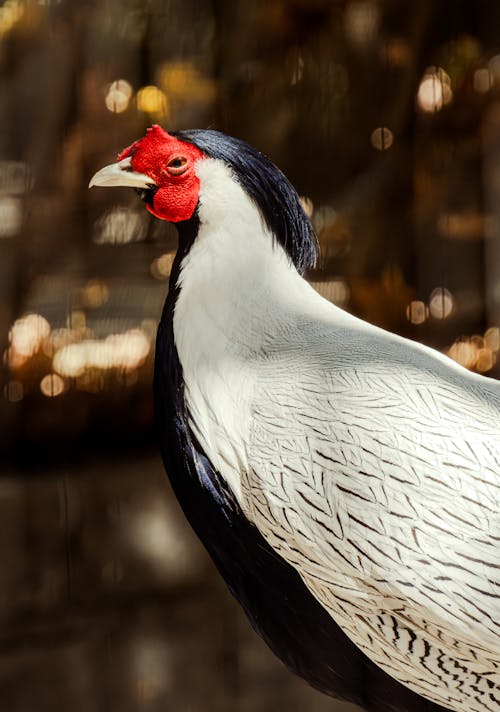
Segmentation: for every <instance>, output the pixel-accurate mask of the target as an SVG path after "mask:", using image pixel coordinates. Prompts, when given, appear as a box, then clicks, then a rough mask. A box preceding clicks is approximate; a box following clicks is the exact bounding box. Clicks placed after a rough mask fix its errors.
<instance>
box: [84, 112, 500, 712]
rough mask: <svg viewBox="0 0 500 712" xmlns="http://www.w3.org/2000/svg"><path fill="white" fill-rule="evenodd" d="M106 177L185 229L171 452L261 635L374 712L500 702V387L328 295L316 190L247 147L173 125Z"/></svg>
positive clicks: (183, 493) (160, 346) (158, 362)
mask: <svg viewBox="0 0 500 712" xmlns="http://www.w3.org/2000/svg"><path fill="white" fill-rule="evenodd" d="M92 185H96V186H131V187H133V188H135V190H136V191H137V192H138V193H139V195H140V197H141V198H142V200H143V201H144V203H145V205H146V208H147V210H148V211H149V212H150V213H151V214H152V215H153V216H155V217H156V218H159V219H160V220H166V221H169V222H171V223H173V224H175V225H176V227H177V231H178V235H179V245H178V249H177V252H176V256H175V259H174V261H173V265H172V271H171V275H170V283H169V290H168V296H167V298H166V301H165V305H164V308H163V313H162V316H161V320H160V323H159V327H158V333H157V340H156V355H155V374H154V387H153V389H154V400H155V418H156V424H157V430H158V436H159V442H160V447H161V451H162V456H163V460H164V464H165V468H166V471H167V473H168V476H169V478H170V481H171V484H172V487H173V490H174V492H175V495H176V497H177V499H178V500H179V502H180V504H181V507H182V508H183V510H184V513H185V515H186V517H187V519H188V521H189V522H190V524H191V526H192V528H193V529H194V531H195V532H196V534H197V535H198V537H199V538H200V539H201V541H202V542H203V544H204V546H205V547H206V549H207V551H208V553H209V554H210V556H211V557H212V559H213V561H214V563H215V565H216V567H217V569H218V570H219V572H220V574H221V575H222V577H223V578H224V580H225V582H226V584H227V586H228V588H229V590H230V591H231V593H232V594H233V595H234V596H235V597H236V599H237V600H238V601H239V603H240V604H241V606H242V607H243V609H244V610H245V612H246V614H247V616H248V618H249V620H250V622H251V624H252V626H253V627H254V628H255V630H256V631H257V632H258V633H259V634H260V636H261V637H262V638H263V639H264V640H265V641H266V643H267V644H268V646H269V647H270V648H271V649H272V650H273V651H274V653H275V654H276V655H277V656H278V658H280V659H281V660H282V662H283V663H284V664H285V665H286V666H287V667H288V668H289V669H290V670H291V671H292V672H294V673H296V674H298V675H299V676H301V677H302V678H304V679H305V680H306V681H307V682H309V684H310V685H312V686H313V687H315V688H317V689H319V690H321V691H322V692H324V693H326V694H328V695H331V696H332V697H337V698H340V699H345V700H349V701H351V702H353V703H356V704H358V705H359V706H361V707H362V708H365V709H369V710H375V711H377V712H403V711H404V712H420V711H422V712H423V711H425V712H438V710H443V709H444V710H451V711H452V712H493V711H494V710H495V711H496V712H498V710H499V709H500V553H499V543H500V517H499V492H500V382H499V381H497V380H495V379H492V378H487V377H485V376H482V375H479V374H475V373H472V372H470V371H468V370H466V369H465V368H463V367H462V366H460V365H459V364H457V363H455V362H454V361H452V360H451V359H450V358H449V357H447V356H446V355H444V354H442V353H440V352H438V351H436V350H434V349H431V348H429V347H427V346H425V345H423V344H420V343H417V342H414V341H412V340H409V339H405V338H403V337H401V336H399V335H396V334H392V333H390V332H388V331H385V330H383V329H381V328H379V327H377V326H374V325H372V324H369V323H367V322H365V321H363V320H361V319H359V318H357V317H355V316H353V315H351V314H349V313H348V312H347V311H345V310H343V309H341V308H339V307H337V306H335V305H334V304H332V303H331V302H329V301H327V300H326V299H324V298H323V297H322V296H320V295H319V294H318V293H317V292H316V291H315V290H314V289H313V287H312V286H311V285H310V284H309V283H308V282H307V280H306V279H305V278H304V275H305V274H306V272H307V270H308V269H310V268H311V267H313V266H314V264H315V262H316V259H317V254H318V243H317V238H316V236H315V233H314V230H313V227H312V224H311V222H310V220H309V218H308V217H307V215H306V214H305V212H304V209H303V207H302V204H301V201H300V198H299V196H298V194H297V192H296V191H295V189H294V188H293V186H292V185H291V183H290V182H289V181H288V179H287V178H286V177H285V175H284V174H283V173H282V172H281V171H280V169H279V168H278V167H277V166H276V165H275V164H274V163H273V162H272V161H271V160H270V159H269V158H267V157H266V156H264V155H263V154H262V153H260V152H259V151H258V150H257V149H255V148H253V147H252V146H250V145H249V144H247V143H246V142H244V141H242V140H241V139H237V138H233V137H231V136H228V135H226V134H224V133H221V132H219V131H216V130H213V129H191V130H184V131H178V132H170V133H169V132H168V131H166V130H165V129H164V128H162V127H161V126H158V125H154V126H152V127H150V128H149V129H148V130H147V132H146V134H145V135H144V136H143V137H142V138H140V139H139V140H137V141H135V142H134V143H132V144H131V145H130V146H128V147H127V148H126V149H125V150H123V151H122V152H121V153H120V154H119V155H118V158H117V159H116V161H115V162H113V163H111V164H110V165H108V166H105V167H104V168H102V169H101V170H99V171H98V172H97V173H96V174H95V175H94V176H93V178H92V180H91V182H90V186H92Z"/></svg>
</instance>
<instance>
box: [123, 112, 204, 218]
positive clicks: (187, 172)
mask: <svg viewBox="0 0 500 712" xmlns="http://www.w3.org/2000/svg"><path fill="white" fill-rule="evenodd" d="M203 156H204V154H203V152H202V151H200V149H199V148H197V147H196V146H193V144H191V143H185V142H184V141H180V140H179V139H177V138H175V137H174V136H171V135H170V134H169V133H167V132H166V131H165V130H164V129H162V128H161V126H157V125H155V126H152V127H151V128H150V129H148V131H147V133H146V136H145V137H144V138H143V139H140V140H139V141H136V142H135V143H133V144H132V145H131V146H129V147H128V148H126V149H125V150H124V151H122V153H121V154H120V155H119V156H118V161H121V160H123V159H124V158H129V157H130V158H131V162H132V168H133V170H134V171H137V172H138V173H143V174H145V175H147V176H150V177H151V178H152V179H153V180H154V182H155V185H156V191H155V194H154V197H153V199H152V201H151V202H150V203H149V204H147V209H148V210H149V212H150V213H152V214H153V215H155V216H156V217H157V218H160V219H162V220H168V221H169V222H181V221H183V220H189V218H191V217H192V215H193V213H194V211H195V210H196V206H197V204H198V197H199V188H200V181H199V179H198V176H197V175H196V172H195V163H196V161H197V160H199V159H201V158H203ZM179 159H181V162H182V167H181V168H180V169H176V168H175V167H174V166H175V165H176V162H177V163H178V162H179Z"/></svg>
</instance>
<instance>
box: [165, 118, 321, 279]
mask: <svg viewBox="0 0 500 712" xmlns="http://www.w3.org/2000/svg"><path fill="white" fill-rule="evenodd" d="M173 135H174V136H176V137H177V138H178V139H179V140H181V141H186V142H188V143H192V144H194V145H195V146H197V147H198V148H199V149H200V150H201V151H203V153H205V154H206V155H207V156H209V157H210V158H216V159H220V160H222V161H224V162H225V163H227V164H228V165H229V166H230V167H231V168H232V170H233V172H234V174H235V176H236V178H237V179H238V181H239V182H240V184H241V185H242V187H243V188H244V189H245V191H246V192H247V193H248V195H249V196H250V197H251V198H252V200H253V201H254V202H255V204H256V205H257V207H258V208H259V210H260V212H261V214H262V217H263V219H264V221H265V223H266V226H267V228H268V229H269V231H270V232H271V233H272V234H273V235H274V236H275V237H276V239H277V240H278V242H279V243H280V244H281V245H282V247H283V248H284V249H285V250H286V252H287V253H288V255H289V256H290V259H291V260H292V262H293V264H294V265H295V267H296V268H297V270H298V271H299V272H300V273H301V274H303V273H304V272H305V271H306V270H307V269H309V268H310V267H313V266H314V265H315V263H316V257H317V253H318V243H317V240H316V235H315V233H314V229H313V226H312V225H311V221H310V220H309V218H308V217H307V215H306V214H305V212H304V209H303V208H302V205H301V203H300V199H299V196H298V195H297V192H296V190H295V188H294V187H293V186H292V184H291V183H290V181H289V180H288V179H287V178H286V176H285V175H284V174H283V173H282V172H281V171H280V169H279V168H277V167H276V166H275V165H274V163H273V162H272V161H270V160H269V158H267V157H266V156H264V155H263V154H262V153H260V152H259V151H257V150H256V149H255V148H253V147H252V146H250V145H249V144H248V143H245V141H242V140H241V139H237V138H233V137H231V136H226V134H223V133H220V131H213V130H209V129H206V130H202V129H193V130H191V131H179V132H178V133H175V134H173Z"/></svg>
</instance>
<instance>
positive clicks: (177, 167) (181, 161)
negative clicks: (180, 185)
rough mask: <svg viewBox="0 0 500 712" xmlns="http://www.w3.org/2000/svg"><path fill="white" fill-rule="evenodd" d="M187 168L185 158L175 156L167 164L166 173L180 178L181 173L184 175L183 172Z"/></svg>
mask: <svg viewBox="0 0 500 712" xmlns="http://www.w3.org/2000/svg"><path fill="white" fill-rule="evenodd" d="M187 167H188V161H187V158H184V156H176V157H175V158H172V159H171V160H170V161H169V162H168V163H167V171H168V172H169V173H170V175H172V176H180V175H181V173H184V171H185V170H187Z"/></svg>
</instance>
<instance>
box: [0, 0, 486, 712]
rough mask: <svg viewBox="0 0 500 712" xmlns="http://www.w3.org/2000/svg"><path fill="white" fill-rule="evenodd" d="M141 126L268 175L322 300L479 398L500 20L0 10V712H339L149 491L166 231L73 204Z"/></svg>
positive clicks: (180, 6)
mask: <svg viewBox="0 0 500 712" xmlns="http://www.w3.org/2000/svg"><path fill="white" fill-rule="evenodd" d="M151 123H160V124H162V125H163V126H164V127H165V128H167V129H182V128H193V127H196V128H204V127H213V128H217V129H220V130H223V131H225V132H227V133H230V134H233V135H235V136H239V137H241V138H244V139H246V140H247V141H249V142H250V143H252V144H253V145H255V146H256V147H257V148H259V149H260V150H261V151H263V152H264V153H266V154H267V155H269V156H270V157H271V158H272V159H273V160H274V161H275V162H276V163H277V164H278V165H279V166H280V167H281V168H282V169H283V170H284V171H285V173H286V174H287V175H288V176H289V178H290V179H291V180H292V182H293V183H294V184H295V186H296V187H297V189H298V191H299V193H300V194H301V196H303V201H304V206H305V208H306V210H307V211H308V213H309V214H310V215H311V217H312V220H313V222H314V225H315V227H316V230H317V232H318V235H319V239H320V242H321V260H320V263H319V265H318V269H317V270H314V271H313V272H311V273H310V274H309V275H308V276H309V278H310V280H311V281H312V282H313V284H314V286H315V287H316V288H317V289H318V290H319V291H320V292H321V293H322V294H323V295H324V296H326V297H327V298H328V299H330V300H331V301H333V302H335V303H336V304H338V305H340V306H342V307H344V308H346V309H348V310H349V311H351V312H352V313H354V314H357V315H359V316H361V317H363V318H364V319H367V320H369V321H371V322H374V323H376V324H379V325H381V326H383V327H385V328H387V329H390V330H392V331H396V332H398V333H400V334H403V335H405V336H408V337H410V338H412V339H417V340H419V341H423V342H425V343H427V344H430V345H431V346H433V347H435V348H437V349H440V350H442V351H444V352H445V353H448V354H449V355H450V357H451V358H453V359H455V360H457V361H459V362H460V363H462V364H463V365H464V366H466V367H467V368H470V369H472V370H475V371H478V372H480V373H484V374H486V375H488V376H491V377H493V378H499V377H500V357H499V348H500V332H499V326H500V4H499V3H494V2H487V1H481V0H474V2H473V1H472V0H466V1H463V0H441V1H440V2H435V0H420V1H419V2H414V3H406V2H401V1H400V0H345V1H342V2H340V1H338V2H337V1H335V0H100V1H97V0H94V1H93V0H88V1H86V0H5V1H4V2H0V342H1V343H0V353H1V354H2V355H3V367H2V384H1V391H0V393H1V398H0V455H1V462H2V470H1V474H0V700H1V702H0V706H1V708H2V709H5V710H9V711H12V712H14V711H15V712H31V711H32V710H34V709H36V710H39V712H52V711H54V712H59V711H63V710H64V711H65V710H72V711H73V712H94V710H95V711H96V712H97V711H99V710H107V711H108V712H114V711H115V710H116V711H118V710H120V712H129V711H130V712H143V711H148V712H157V711H160V710H162V711H164V710H176V712H212V711H213V712H230V711H231V712H232V711H237V712H268V711H269V710H270V709H276V710H278V711H281V710H287V711H288V710H289V711H291V712H300V711H302V710H305V709H307V710H308V711H310V712H323V711H326V710H329V711H332V712H335V711H338V712H341V711H342V710H344V711H347V710H351V711H353V710H355V709H357V708H355V707H354V706H352V705H347V704H342V703H336V702H334V701H332V700H330V699H328V698H326V697H323V696H322V695H320V694H319V693H316V692H314V691H312V690H310V689H309V688H308V687H307V686H306V685H305V684H303V683H302V682H301V681H300V680H298V679H296V678H294V677H292V676H291V675H290V674H288V673H287V671H286V670H285V669H284V668H283V667H282V666H281V665H280V663H278V662H277V661H276V660H274V658H273V657H272V656H271V654H270V653H268V651H267V649H266V648H265V646H264V645H263V643H261V641H260V640H259V639H257V638H256V636H255V635H254V634H253V632H252V631H251V629H250V628H249V625H248V623H247V622H246V620H245V619H244V618H243V616H242V614H241V613H240V611H239V609H238V607H237V606H236V604H235V603H234V602H233V601H232V599H231V598H230V596H229V594H228V593H227V592H226V590H225V588H224V587H223V585H222V583H221V582H220V581H219V578H218V577H217V575H216V574H215V573H214V571H213V569H212V566H211V564H210V562H209V561H208V560H207V557H206V555H205V553H204V551H203V550H202V549H201V547H200V546H199V544H198V543H197V542H196V541H195V540H194V537H193V535H192V534H191V532H190V531H189V530H188V528H187V526H186V525H185V523H184V521H183V518H182V515H181V514H180V512H179V510H178V508H177V505H176V503H175V501H174V500H173V497H172V495H171V493H170V490H169V486H168V483H167V479H166V477H165V475H164V473H163V467H162V464H161V462H160V459H159V456H158V451H157V447H156V444H155V434H154V425H153V417H152V413H153V409H152V391H151V381H152V365H153V350H154V338H155V329H156V324H157V321H158V318H159V315H160V310H161V307H162V303H163V300H164V298H165V294H166V290H167V281H168V276H169V271H170V266H171V262H172V257H173V253H174V250H175V246H176V235H175V230H174V229H173V228H172V227H171V226H169V225H167V224H162V223H160V222H158V221H156V220H155V219H152V218H151V217H150V216H149V215H148V214H147V212H146V211H145V210H144V207H143V205H142V203H141V202H140V200H139V199H138V197H137V196H136V195H135V193H134V192H133V191H130V190H126V189H114V190H92V191H88V190H87V184H88V181H89V179H90V177H91V176H92V175H93V173H94V172H95V171H96V170H97V169H98V168H100V167H102V166H103V165H105V164H107V163H110V162H111V161H112V160H113V159H114V158H115V156H116V155H117V153H118V152H119V151H120V150H121V149H122V148H123V147H124V146H126V145H128V144H129V143H131V142H132V141H133V140H134V139H136V138H138V137H140V136H141V135H142V134H143V132H144V130H145V128H146V127H147V126H148V125H150V124H151Z"/></svg>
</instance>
